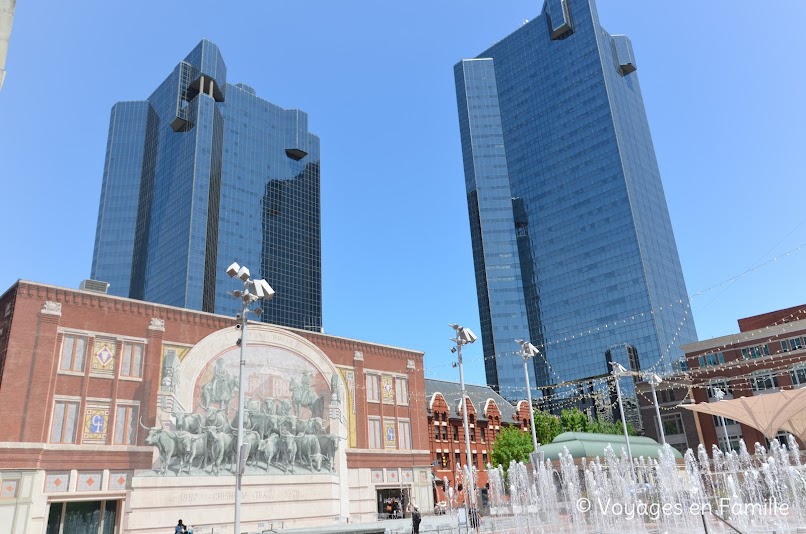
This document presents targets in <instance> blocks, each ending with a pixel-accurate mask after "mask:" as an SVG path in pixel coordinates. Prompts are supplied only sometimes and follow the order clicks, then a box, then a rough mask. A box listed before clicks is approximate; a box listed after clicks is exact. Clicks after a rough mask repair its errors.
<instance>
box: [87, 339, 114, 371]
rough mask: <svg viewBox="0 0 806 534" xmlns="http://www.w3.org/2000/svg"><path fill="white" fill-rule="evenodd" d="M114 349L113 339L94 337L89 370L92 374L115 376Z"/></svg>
mask: <svg viewBox="0 0 806 534" xmlns="http://www.w3.org/2000/svg"><path fill="white" fill-rule="evenodd" d="M115 350H116V343H115V340H114V339H104V338H96V339H95V343H94V344H93V346H92V363H91V364H90V372H91V373H92V374H94V375H108V376H110V377H111V376H115Z"/></svg>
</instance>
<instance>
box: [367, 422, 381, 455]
mask: <svg viewBox="0 0 806 534" xmlns="http://www.w3.org/2000/svg"><path fill="white" fill-rule="evenodd" d="M375 424H377V432H373V425H375ZM373 438H375V439H374V440H373ZM373 441H375V443H374V444H373ZM373 445H375V446H373ZM367 447H368V448H370V449H373V450H379V449H383V448H384V447H383V424H382V423H381V418H380V417H373V416H369V417H367Z"/></svg>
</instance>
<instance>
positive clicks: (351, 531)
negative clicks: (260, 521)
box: [265, 515, 485, 534]
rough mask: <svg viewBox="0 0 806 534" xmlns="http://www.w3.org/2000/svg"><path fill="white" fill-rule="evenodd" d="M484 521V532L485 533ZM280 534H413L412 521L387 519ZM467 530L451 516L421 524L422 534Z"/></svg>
mask: <svg viewBox="0 0 806 534" xmlns="http://www.w3.org/2000/svg"><path fill="white" fill-rule="evenodd" d="M484 526H485V525H484V520H482V531H484V530H485V529H484ZM265 532H266V533H269V532H277V533H278V534H342V533H345V534H411V532H412V528H411V519H408V518H407V519H387V520H383V521H376V522H374V523H361V524H346V525H332V526H322V527H316V528H300V529H297V528H295V529H283V530H276V531H268V530H267V531H265ZM466 532H468V530H467V528H465V527H462V528H461V529H460V528H459V527H458V526H457V520H456V518H455V517H452V516H449V515H438V516H424V517H423V520H422V522H421V523H420V534H440V533H441V534H460V533H462V534H464V533H466Z"/></svg>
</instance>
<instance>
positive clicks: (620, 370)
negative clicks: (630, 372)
mask: <svg viewBox="0 0 806 534" xmlns="http://www.w3.org/2000/svg"><path fill="white" fill-rule="evenodd" d="M610 365H612V366H613V373H614V374H616V375H623V374H626V373H627V369H625V368H624V366H623V365H621V364H620V363H619V362H610Z"/></svg>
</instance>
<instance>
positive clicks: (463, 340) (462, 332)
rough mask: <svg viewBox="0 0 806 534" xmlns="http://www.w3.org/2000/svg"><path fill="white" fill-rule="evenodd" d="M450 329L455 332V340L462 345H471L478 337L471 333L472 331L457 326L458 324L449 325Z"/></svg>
mask: <svg viewBox="0 0 806 534" xmlns="http://www.w3.org/2000/svg"><path fill="white" fill-rule="evenodd" d="M448 326H450V327H451V328H453V329H454V330H455V331H456V339H457V340H458V341H459V343H460V344H462V345H467V344H468V343H473V342H474V341H476V340H477V339H478V336H476V334H474V333H473V331H472V330H470V329H469V328H467V327H465V326H459V325H458V324H449V325H448Z"/></svg>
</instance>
